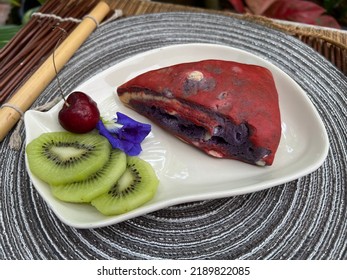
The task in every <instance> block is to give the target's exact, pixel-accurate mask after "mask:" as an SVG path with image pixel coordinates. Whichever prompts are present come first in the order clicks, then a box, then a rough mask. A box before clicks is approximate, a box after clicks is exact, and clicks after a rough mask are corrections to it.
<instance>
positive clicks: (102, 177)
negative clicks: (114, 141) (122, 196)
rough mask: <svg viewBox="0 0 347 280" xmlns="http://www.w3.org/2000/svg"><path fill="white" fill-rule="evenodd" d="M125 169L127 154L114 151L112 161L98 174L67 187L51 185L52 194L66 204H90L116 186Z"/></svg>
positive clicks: (111, 156)
mask: <svg viewBox="0 0 347 280" xmlns="http://www.w3.org/2000/svg"><path fill="white" fill-rule="evenodd" d="M125 168H126V155H125V153H124V152H122V151H120V150H116V149H115V150H112V151H111V155H110V159H109V160H108V161H107V163H106V164H105V165H104V167H102V168H101V169H100V170H98V171H97V172H96V173H94V174H93V175H91V176H90V177H88V178H87V179H86V180H83V181H79V182H73V183H70V184H66V185H51V190H52V194H53V195H54V196H55V197H56V198H58V199H60V200H62V201H66V202H77V203H83V202H90V201H91V200H92V199H93V198H95V197H97V196H99V195H101V194H103V193H105V192H107V191H108V190H109V189H110V188H111V187H112V186H113V185H114V184H116V183H117V181H118V179H119V178H120V176H121V175H122V174H123V173H124V171H125Z"/></svg>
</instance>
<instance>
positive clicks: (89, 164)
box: [26, 132, 111, 185]
mask: <svg viewBox="0 0 347 280" xmlns="http://www.w3.org/2000/svg"><path fill="white" fill-rule="evenodd" d="M26 153H27V159H28V164H29V168H30V170H31V172H32V173H33V174H34V175H36V176H37V177H38V178H40V179H41V180H43V181H44V182H47V183H49V184H53V185H59V184H67V183H70V182H75V181H82V180H84V179H86V178H88V177H89V176H91V175H92V174H94V173H95V172H96V171H98V170H99V169H100V168H102V167H103V166H104V165H105V164H106V162H107V161H108V160H109V157H110V153H111V145H110V143H109V142H108V140H107V139H106V138H105V137H103V136H101V135H99V134H96V133H88V134H74V133H70V132H48V133H44V134H41V135H40V136H39V137H38V138H36V139H34V140H32V141H31V142H30V143H29V144H28V145H27V147H26Z"/></svg>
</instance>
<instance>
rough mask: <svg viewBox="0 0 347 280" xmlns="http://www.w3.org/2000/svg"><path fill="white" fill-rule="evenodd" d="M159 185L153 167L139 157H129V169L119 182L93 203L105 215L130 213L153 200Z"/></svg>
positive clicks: (127, 168)
mask: <svg viewBox="0 0 347 280" xmlns="http://www.w3.org/2000/svg"><path fill="white" fill-rule="evenodd" d="M158 184H159V180H158V178H157V176H156V174H155V172H154V170H153V168H152V166H151V165H150V164H149V163H148V162H146V161H144V160H142V159H140V158H139V157H130V156H128V157H127V167H126V170H125V172H124V173H123V175H122V176H121V177H120V179H119V180H118V182H117V183H116V184H115V185H114V186H113V187H112V188H111V189H110V190H109V191H108V192H106V193H104V194H102V195H100V196H98V197H97V198H95V199H93V200H92V201H91V204H92V205H93V206H94V207H95V208H96V209H97V210H99V211H100V212H101V213H102V214H104V215H119V214H123V213H126V212H129V211H131V210H133V209H135V208H137V207H139V206H141V205H143V204H145V203H146V202H148V201H149V200H151V199H152V198H153V197H154V195H155V193H156V191H157V187H158Z"/></svg>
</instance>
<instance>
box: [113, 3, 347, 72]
mask: <svg viewBox="0 0 347 280" xmlns="http://www.w3.org/2000/svg"><path fill="white" fill-rule="evenodd" d="M114 3H115V6H116V7H117V8H119V9H122V10H123V13H124V15H125V16H132V15H140V14H148V13H161V12H178V11H189V12H208V13H218V14H224V15H229V16H231V17H237V18H241V19H244V20H249V21H255V22H257V23H258V24H263V25H265V26H267V27H271V28H274V29H277V30H280V31H283V32H285V33H288V34H291V35H293V36H295V37H297V38H298V39H300V40H301V41H303V42H304V43H305V44H307V45H309V46H310V47H312V48H314V49H315V50H316V51H317V52H319V53H320V54H321V55H323V56H324V57H325V58H326V59H328V60H329V61H330V62H332V63H333V64H334V65H335V66H336V67H337V68H338V69H340V70H341V71H342V72H343V73H344V74H345V75H347V32H343V31H340V30H332V29H327V28H317V27H314V26H306V25H297V24H291V23H282V22H278V21H274V20H271V19H268V18H264V17H256V16H252V15H239V14H235V13H232V12H228V11H217V10H210V9H203V8H197V7H190V6H183V5H175V4H167V3H159V2H154V1H146V0H128V1H124V0H114Z"/></svg>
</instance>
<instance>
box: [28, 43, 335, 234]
mask: <svg viewBox="0 0 347 280" xmlns="http://www.w3.org/2000/svg"><path fill="white" fill-rule="evenodd" d="M187 45H190V46H196V45H200V46H206V45H208V46H213V47H216V46H218V47H223V48H228V49H232V50H237V51H239V52H242V53H245V54H247V55H251V56H256V57H258V58H260V59H261V60H264V61H266V60H265V59H264V58H262V57H260V56H258V55H256V54H253V53H251V52H247V51H245V50H243V49H239V48H236V47H232V46H228V45H222V44H211V43H183V44H171V45H168V46H164V47H159V48H154V49H151V50H147V51H144V52H140V53H138V54H135V55H133V56H130V57H128V58H126V59H124V60H122V61H119V62H117V63H116V64H114V65H112V66H110V67H108V68H106V69H104V70H103V71H101V72H100V73H97V74H95V75H94V76H91V77H89V78H88V79H87V80H86V81H83V82H82V83H81V84H80V85H78V86H77V88H79V87H82V86H83V85H84V84H86V83H88V82H90V81H91V80H93V79H97V78H98V77H99V76H102V75H104V73H105V72H107V71H111V70H110V69H112V68H116V67H119V64H124V63H127V62H128V61H129V60H131V61H132V60H135V59H136V58H137V57H139V56H143V55H148V54H152V53H156V52H157V51H158V50H162V49H170V48H175V47H177V46H179V47H185V46H187ZM266 63H268V64H270V65H272V67H274V68H276V69H277V70H278V71H280V72H281V73H282V74H284V75H285V76H286V77H287V78H289V79H290V80H292V81H293V82H294V83H295V84H296V85H297V86H298V87H299V88H301V87H300V86H299V85H298V84H297V83H296V82H295V81H294V80H293V79H292V78H291V77H290V76H289V75H288V74H287V73H285V72H284V71H283V70H281V69H280V68H279V67H277V66H276V65H274V64H273V63H271V62H270V61H266ZM302 91H303V89H302ZM305 98H306V99H307V101H308V103H309V104H310V105H311V106H312V108H311V109H312V110H313V113H314V114H315V115H316V117H317V120H318V122H319V124H320V126H321V127H322V128H323V130H322V131H323V134H324V135H323V138H324V139H325V142H326V145H325V146H324V151H323V152H322V153H321V156H320V159H319V160H317V161H315V164H314V165H311V166H310V168H309V169H306V171H305V172H303V173H301V174H300V175H299V176H294V175H293V176H292V177H290V178H287V180H284V181H283V182H281V183H279V184H278V183H277V182H274V181H273V182H272V183H271V181H269V183H267V184H266V185H267V187H264V188H261V189H258V190H254V191H260V190H265V189H268V188H271V187H274V186H276V185H280V184H284V183H287V182H289V181H292V180H295V179H297V178H300V177H302V176H305V175H307V174H309V173H312V172H313V171H315V170H316V169H318V168H319V167H320V166H321V165H322V164H323V162H324V161H325V159H326V157H327V155H328V152H329V147H330V145H329V138H328V135H327V131H326V129H325V126H324V123H323V121H322V119H321V118H320V116H319V114H318V111H317V110H316V108H315V106H314V105H313V103H312V102H311V100H310V99H309V98H308V96H307V93H306V92H305ZM61 102H62V101H61ZM61 102H59V103H58V104H56V105H55V106H54V107H53V108H52V109H51V110H49V111H48V112H44V113H43V114H47V113H48V114H49V113H51V112H52V110H57V109H56V108H57V107H58V106H59V104H61ZM34 112H35V113H34ZM32 113H34V114H36V113H37V111H35V110H28V111H27V112H26V113H25V115H24V119H25V120H27V119H28V117H30V116H31V114H32ZM25 130H26V132H27V131H28V127H27V121H25ZM25 162H26V167H27V172H28V173H29V175H30V179H31V180H33V179H32V176H33V175H32V174H31V172H30V170H29V168H28V165H27V158H26V155H25ZM32 182H33V181H32ZM260 184H261V185H263V183H262V182H260V183H258V184H254V185H251V186H247V187H244V188H254V187H256V186H258V185H260ZM33 185H34V187H35V189H36V190H37V191H38V192H39V194H40V195H41V197H43V199H44V200H45V201H46V203H47V204H48V206H49V207H50V208H51V209H52V211H53V212H54V213H55V214H56V215H57V216H58V217H59V219H60V220H62V221H63V222H64V223H65V224H68V225H70V226H73V227H76V228H97V227H104V226H109V225H112V224H116V223H119V222H122V221H124V220H128V219H131V218H134V217H137V216H140V215H145V214H147V213H149V212H153V211H156V210H160V209H162V208H163V207H169V206H172V205H176V204H178V203H186V202H192V201H197V200H203V199H210V198H211V197H209V198H207V197H205V198H204V197H200V196H197V197H195V199H188V198H186V199H183V198H182V197H181V198H175V199H172V200H170V202H171V203H168V201H163V202H161V203H156V204H155V205H154V206H151V205H148V206H146V205H145V206H144V207H142V208H141V209H142V212H141V213H140V214H137V213H136V211H135V212H130V213H127V214H125V215H122V217H123V218H122V219H119V216H112V217H110V218H109V219H106V220H105V221H104V222H99V223H94V224H90V223H79V224H76V223H73V222H70V221H69V220H67V219H65V218H64V216H62V215H61V214H60V212H57V211H56V208H52V205H51V204H50V203H49V202H48V201H47V199H46V197H45V196H43V195H42V193H41V191H40V190H38V188H37V186H36V185H35V184H34V183H33ZM159 187H160V186H159ZM254 191H247V192H244V191H240V192H236V194H231V195H228V196H235V195H241V194H246V193H250V192H254ZM222 197H225V196H220V195H217V196H215V197H212V199H214V198H222ZM115 217H116V218H115Z"/></svg>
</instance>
